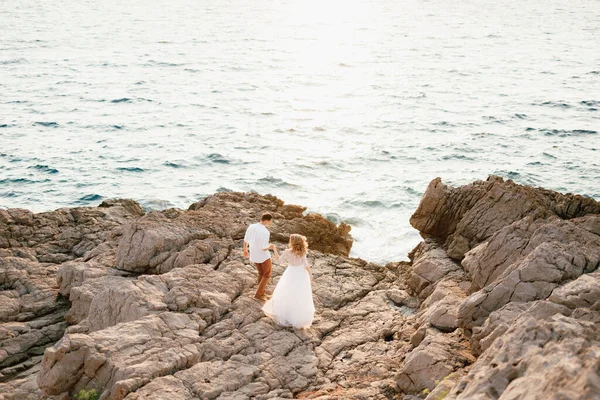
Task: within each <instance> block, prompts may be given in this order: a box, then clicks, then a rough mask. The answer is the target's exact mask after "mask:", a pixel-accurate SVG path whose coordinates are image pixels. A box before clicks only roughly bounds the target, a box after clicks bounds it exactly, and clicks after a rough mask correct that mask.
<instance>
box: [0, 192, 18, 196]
mask: <svg viewBox="0 0 600 400" xmlns="http://www.w3.org/2000/svg"><path fill="white" fill-rule="evenodd" d="M0 197H17V194H16V193H15V192H0Z"/></svg>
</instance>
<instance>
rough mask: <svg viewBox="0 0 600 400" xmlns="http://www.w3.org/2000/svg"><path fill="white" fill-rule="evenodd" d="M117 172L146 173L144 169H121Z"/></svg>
mask: <svg viewBox="0 0 600 400" xmlns="http://www.w3.org/2000/svg"><path fill="white" fill-rule="evenodd" d="M117 171H123V172H136V173H139V172H144V169H143V168H140V167H119V168H117Z"/></svg>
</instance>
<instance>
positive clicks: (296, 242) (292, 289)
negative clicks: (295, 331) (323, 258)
mask: <svg viewBox="0 0 600 400" xmlns="http://www.w3.org/2000/svg"><path fill="white" fill-rule="evenodd" d="M273 247H274V246H273ZM273 250H274V255H275V261H279V262H280V263H281V262H282V261H284V260H286V261H287V262H288V267H287V268H286V270H285V271H284V273H283V275H281V278H279V282H278V283H277V286H276V287H275V290H274V291H273V296H272V297H271V299H270V300H268V301H267V302H266V303H265V305H264V306H263V308H262V309H263V311H264V313H265V314H266V315H267V316H269V317H271V318H272V319H273V320H275V321H276V322H278V323H279V324H281V325H284V326H293V327H294V328H299V329H301V328H308V327H310V325H311V324H312V321H313V317H314V315H315V305H314V303H313V297H312V287H311V280H312V274H311V272H310V266H309V265H308V260H307V259H306V252H307V250H308V243H307V242H306V237H304V236H301V235H297V234H293V235H291V236H290V243H289V248H288V249H287V250H285V251H284V252H283V253H281V256H280V255H279V253H277V248H274V249H273Z"/></svg>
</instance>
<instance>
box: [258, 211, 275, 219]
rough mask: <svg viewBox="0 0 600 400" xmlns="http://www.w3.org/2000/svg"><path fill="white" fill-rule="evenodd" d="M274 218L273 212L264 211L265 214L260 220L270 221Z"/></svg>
mask: <svg viewBox="0 0 600 400" xmlns="http://www.w3.org/2000/svg"><path fill="white" fill-rule="evenodd" d="M272 219H273V216H272V215H271V213H268V212H266V213H263V215H261V217H260V220H261V221H270V220H272Z"/></svg>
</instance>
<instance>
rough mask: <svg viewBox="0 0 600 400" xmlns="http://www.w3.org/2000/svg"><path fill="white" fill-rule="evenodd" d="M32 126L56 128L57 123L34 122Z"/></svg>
mask: <svg viewBox="0 0 600 400" xmlns="http://www.w3.org/2000/svg"><path fill="white" fill-rule="evenodd" d="M33 124H34V125H38V126H44V127H46V128H57V127H58V122H53V121H49V122H44V121H38V122H34V123H33Z"/></svg>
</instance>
